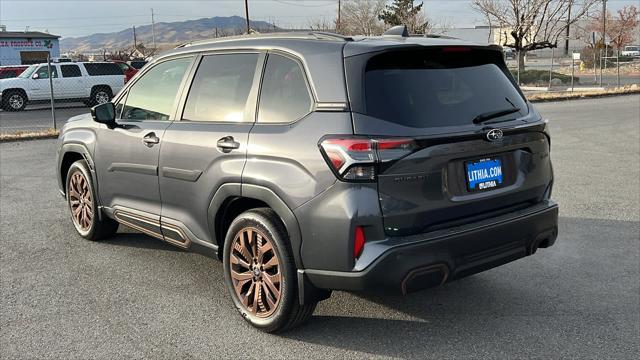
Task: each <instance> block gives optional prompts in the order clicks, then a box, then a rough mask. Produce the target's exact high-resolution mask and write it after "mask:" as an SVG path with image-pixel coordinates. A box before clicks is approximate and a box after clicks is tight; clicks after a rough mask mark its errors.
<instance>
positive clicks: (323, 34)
mask: <svg viewBox="0 0 640 360" xmlns="http://www.w3.org/2000/svg"><path fill="white" fill-rule="evenodd" d="M309 35H313V36H314V37H316V38H317V39H319V40H323V39H324V40H327V39H333V40H343V41H353V38H352V37H351V36H344V35H340V34H336V33H332V32H326V31H310V32H309Z"/></svg>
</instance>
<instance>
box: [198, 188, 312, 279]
mask: <svg viewBox="0 0 640 360" xmlns="http://www.w3.org/2000/svg"><path fill="white" fill-rule="evenodd" d="M233 197H243V198H251V199H255V200H260V201H262V202H264V203H266V204H267V205H269V207H270V208H271V209H272V210H273V211H275V213H276V214H277V215H278V216H279V217H280V220H282V222H283V223H284V225H285V228H286V230H287V234H288V235H289V243H290V245H291V249H292V251H293V259H294V262H295V265H296V268H297V269H303V268H304V267H303V264H302V258H301V256H300V249H301V247H302V236H301V232H300V226H299V225H298V219H297V218H296V216H295V215H294V213H293V211H292V210H291V209H290V208H289V206H287V204H286V203H285V202H284V201H283V200H282V199H281V198H280V197H279V196H278V195H276V193H274V192H273V191H272V190H271V189H269V188H266V187H263V186H259V185H252V184H239V183H227V184H224V185H222V186H220V188H218V190H217V191H216V192H215V194H214V195H213V197H212V199H211V203H210V205H209V209H208V212H207V221H208V226H209V232H210V233H211V238H212V240H213V243H214V244H217V243H218V239H217V238H216V231H215V230H216V224H215V219H216V215H217V214H218V211H220V210H222V209H221V206H222V204H224V203H225V201H227V200H228V199H229V198H233Z"/></svg>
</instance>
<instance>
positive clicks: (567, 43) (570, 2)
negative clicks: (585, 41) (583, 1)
mask: <svg viewBox="0 0 640 360" xmlns="http://www.w3.org/2000/svg"><path fill="white" fill-rule="evenodd" d="M571 8H573V0H570V1H569V11H568V12H567V37H566V39H565V40H564V55H565V56H567V55H569V36H570V32H569V26H571Z"/></svg>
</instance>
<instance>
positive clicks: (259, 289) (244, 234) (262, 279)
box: [224, 208, 316, 332]
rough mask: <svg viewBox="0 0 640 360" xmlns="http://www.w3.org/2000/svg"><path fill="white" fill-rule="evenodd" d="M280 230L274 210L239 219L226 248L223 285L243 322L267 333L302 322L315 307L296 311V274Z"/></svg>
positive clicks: (232, 227)
mask: <svg viewBox="0 0 640 360" xmlns="http://www.w3.org/2000/svg"><path fill="white" fill-rule="evenodd" d="M287 241H288V236H287V233H286V231H285V229H284V226H283V225H282V223H281V222H280V219H279V218H278V216H277V215H276V214H275V212H273V210H271V209H268V208H259V209H254V210H250V211H247V212H245V213H242V214H241V215H240V216H238V217H237V218H236V219H235V220H234V221H233V222H232V223H231V226H230V227H229V231H228V232H227V236H226V239H225V243H224V275H225V282H226V285H227V288H228V290H229V293H230V294H231V298H232V299H233V303H234V305H235V307H236V308H237V309H238V311H239V312H240V314H241V315H242V317H243V318H244V319H245V320H246V321H248V322H249V323H250V324H251V325H253V326H254V327H256V328H259V329H261V330H263V331H265V332H278V331H283V330H287V329H290V328H293V327H295V326H298V325H300V324H302V323H303V322H305V321H306V320H307V319H309V317H311V314H312V313H313V310H314V309H315V307H316V304H315V303H312V304H306V305H304V306H300V305H299V303H298V301H297V298H298V288H297V283H296V275H295V273H296V269H295V265H294V263H293V258H292V257H291V251H290V249H289V246H288V243H287Z"/></svg>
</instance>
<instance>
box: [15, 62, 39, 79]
mask: <svg viewBox="0 0 640 360" xmlns="http://www.w3.org/2000/svg"><path fill="white" fill-rule="evenodd" d="M37 68H38V65H31V66H29V67H28V68H27V69H26V70H25V71H23V72H22V74H20V76H18V77H19V78H28V77H31V74H33V73H34V72H35V71H36V69H37Z"/></svg>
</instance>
